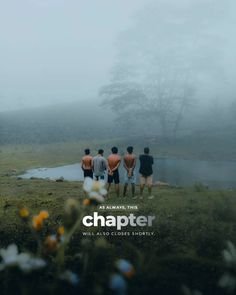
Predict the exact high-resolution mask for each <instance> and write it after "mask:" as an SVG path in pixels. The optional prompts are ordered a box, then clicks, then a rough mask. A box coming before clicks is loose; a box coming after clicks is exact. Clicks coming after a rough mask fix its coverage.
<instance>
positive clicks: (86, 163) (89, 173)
mask: <svg viewBox="0 0 236 295" xmlns="http://www.w3.org/2000/svg"><path fill="white" fill-rule="evenodd" d="M84 153H85V156H83V158H82V161H81V168H82V170H83V171H84V178H85V177H90V178H93V165H92V161H93V157H92V156H91V155H90V149H85V150H84Z"/></svg>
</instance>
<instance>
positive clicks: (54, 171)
mask: <svg viewBox="0 0 236 295" xmlns="http://www.w3.org/2000/svg"><path fill="white" fill-rule="evenodd" d="M138 169H139V167H138V165H137V168H136V175H137V182H138ZM153 170H154V181H155V182H156V181H163V182H168V183H169V184H170V185H173V186H183V187H186V186H191V185H193V184H195V183H202V184H204V185H206V186H208V187H210V188H222V189H231V188H236V162H231V161H202V160H183V159H155V160H154V166H153ZM124 174H125V171H124V168H123V166H121V167H120V178H121V182H123V180H124ZM20 177H22V178H26V179H29V178H31V177H35V178H43V179H52V180H53V179H58V178H60V177H63V178H64V179H65V180H69V181H80V180H83V171H82V169H81V166H80V163H76V164H72V165H66V166H60V167H55V168H37V169H30V170H28V171H26V172H25V174H23V175H20Z"/></svg>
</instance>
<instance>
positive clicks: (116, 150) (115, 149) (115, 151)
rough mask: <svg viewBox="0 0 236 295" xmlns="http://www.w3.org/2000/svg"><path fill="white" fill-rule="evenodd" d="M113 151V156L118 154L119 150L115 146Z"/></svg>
mask: <svg viewBox="0 0 236 295" xmlns="http://www.w3.org/2000/svg"><path fill="white" fill-rule="evenodd" d="M111 151H112V153H113V154H117V153H118V148H117V147H116V146H113V148H112V149H111Z"/></svg>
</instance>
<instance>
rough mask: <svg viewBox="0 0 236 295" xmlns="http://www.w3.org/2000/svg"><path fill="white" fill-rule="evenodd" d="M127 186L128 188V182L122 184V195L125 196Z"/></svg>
mask: <svg viewBox="0 0 236 295" xmlns="http://www.w3.org/2000/svg"><path fill="white" fill-rule="evenodd" d="M127 188H128V183H125V185H124V191H123V197H124V198H125V197H126V192H127Z"/></svg>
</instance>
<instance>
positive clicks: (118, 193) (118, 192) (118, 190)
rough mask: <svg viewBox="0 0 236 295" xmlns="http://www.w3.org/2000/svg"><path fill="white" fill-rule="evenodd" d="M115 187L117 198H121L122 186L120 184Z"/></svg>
mask: <svg viewBox="0 0 236 295" xmlns="http://www.w3.org/2000/svg"><path fill="white" fill-rule="evenodd" d="M115 186H116V196H117V198H119V196H120V185H119V183H116V184H115Z"/></svg>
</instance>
